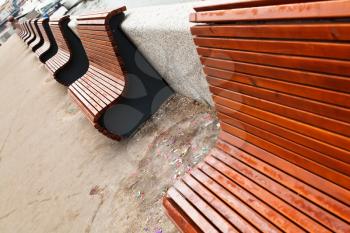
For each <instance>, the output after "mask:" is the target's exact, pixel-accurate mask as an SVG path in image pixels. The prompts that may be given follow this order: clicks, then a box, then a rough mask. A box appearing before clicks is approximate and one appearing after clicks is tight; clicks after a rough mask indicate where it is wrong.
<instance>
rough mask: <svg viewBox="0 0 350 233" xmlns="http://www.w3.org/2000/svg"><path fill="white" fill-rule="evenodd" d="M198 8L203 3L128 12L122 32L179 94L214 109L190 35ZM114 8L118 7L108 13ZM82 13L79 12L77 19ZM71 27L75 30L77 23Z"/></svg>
mask: <svg viewBox="0 0 350 233" xmlns="http://www.w3.org/2000/svg"><path fill="white" fill-rule="evenodd" d="M198 4H201V3H200V2H189V3H180V4H171V5H158V6H150V7H140V8H131V9H128V10H127V12H126V19H125V20H124V22H123V23H122V30H123V31H124V32H125V34H126V35H127V36H128V37H129V38H130V39H131V41H132V42H133V43H134V44H135V45H136V46H137V47H138V48H139V50H140V51H141V53H142V54H143V55H144V56H145V57H146V59H147V60H148V61H149V62H150V63H151V64H152V65H153V67H154V68H155V69H156V70H157V71H158V72H159V73H160V74H161V76H162V77H163V78H164V79H165V80H166V82H167V83H168V84H169V85H170V86H171V87H172V88H173V89H174V91H175V92H178V93H180V94H182V95H185V96H187V97H190V98H193V99H196V100H198V101H200V102H204V103H207V104H209V105H213V101H212V98H211V94H210V92H209V89H208V83H207V81H206V79H205V75H204V73H203V71H202V66H201V64H200V61H199V58H198V55H197V52H196V47H195V45H194V43H193V40H192V35H191V32H190V27H191V23H190V22H189V14H190V12H192V11H193V6H197V5H198ZM113 7H114V8H115V7H117V6H108V9H113ZM82 10H83V9H82ZM84 11H86V8H85V9H84ZM80 13H81V11H80V10H77V11H75V12H74V15H79V14H80ZM72 18H74V16H73V17H72ZM71 26H72V27H73V28H74V27H75V25H74V21H73V22H72V24H71Z"/></svg>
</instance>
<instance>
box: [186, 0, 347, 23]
mask: <svg viewBox="0 0 350 233" xmlns="http://www.w3.org/2000/svg"><path fill="white" fill-rule="evenodd" d="M349 8H350V1H349V0H333V1H324V2H311V3H300V4H285V5H283V6H262V7H254V8H253V7H252V8H242V9H230V10H216V11H210V12H205V11H204V12H197V13H192V14H191V16H190V21H192V22H197V23H200V22H232V21H255V20H276V19H315V18H316V19H318V18H323V19H325V18H345V17H349V16H350V12H349V11H348V9H349Z"/></svg>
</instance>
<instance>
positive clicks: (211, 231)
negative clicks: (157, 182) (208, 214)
mask: <svg viewBox="0 0 350 233" xmlns="http://www.w3.org/2000/svg"><path fill="white" fill-rule="evenodd" d="M167 194H168V196H169V197H170V198H171V199H172V200H173V201H174V202H175V203H176V204H177V205H178V206H180V207H181V208H182V209H183V210H184V211H185V212H186V214H187V215H188V216H189V217H190V218H191V219H192V221H193V222H195V223H196V224H197V225H198V227H199V228H200V229H201V230H202V231H203V232H208V233H218V232H219V231H218V230H217V229H215V227H213V226H212V225H211V224H210V223H209V222H208V221H207V219H206V218H205V217H204V216H203V215H202V214H201V213H200V212H199V211H198V210H196V209H195V208H194V207H193V206H192V205H191V204H190V203H189V202H188V201H187V200H186V199H185V198H184V197H183V196H182V195H181V194H180V193H179V192H178V191H177V190H176V189H174V188H170V189H169V190H168V193H167Z"/></svg>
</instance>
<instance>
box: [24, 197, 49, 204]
mask: <svg viewBox="0 0 350 233" xmlns="http://www.w3.org/2000/svg"><path fill="white" fill-rule="evenodd" d="M51 199H52V198H51V197H49V198H45V199H41V200H34V201H30V202H28V204H27V205H28V206H31V205H34V204H40V203H43V202H47V201H50V200H51Z"/></svg>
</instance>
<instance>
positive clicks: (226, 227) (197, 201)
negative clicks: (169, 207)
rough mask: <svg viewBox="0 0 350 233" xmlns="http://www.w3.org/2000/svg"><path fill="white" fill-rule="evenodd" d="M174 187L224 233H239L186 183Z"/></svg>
mask: <svg viewBox="0 0 350 233" xmlns="http://www.w3.org/2000/svg"><path fill="white" fill-rule="evenodd" d="M174 187H175V188H176V189H177V190H178V191H179V192H180V193H181V194H182V195H183V196H184V197H185V198H186V199H187V200H188V201H189V202H190V203H191V204H192V205H195V206H196V208H197V209H199V210H200V211H201V213H202V214H203V215H204V216H206V218H208V219H209V221H211V223H212V224H213V225H215V226H216V227H217V228H218V229H220V230H221V231H222V232H239V231H237V230H236V229H235V228H234V227H232V225H231V224H229V223H228V222H227V220H225V218H223V217H222V216H221V215H220V214H219V213H218V212H217V211H216V210H215V209H214V208H212V207H211V206H210V205H208V204H207V203H206V202H205V201H204V200H203V199H202V198H201V197H200V196H198V195H197V194H196V193H195V192H193V191H192V190H191V189H190V188H189V187H188V186H187V185H186V184H185V183H183V182H182V181H178V182H176V183H175V185H174Z"/></svg>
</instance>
